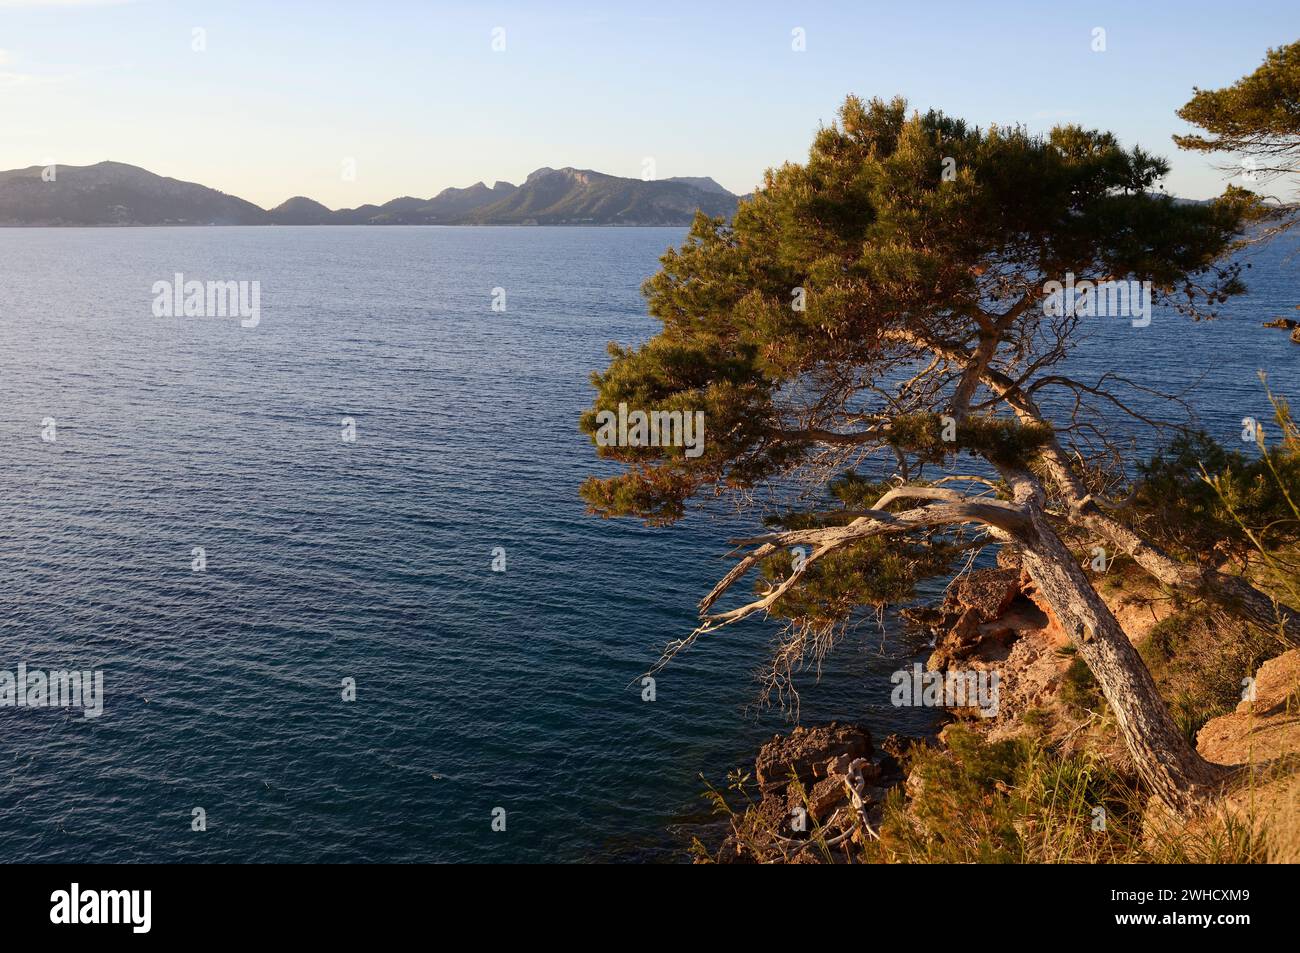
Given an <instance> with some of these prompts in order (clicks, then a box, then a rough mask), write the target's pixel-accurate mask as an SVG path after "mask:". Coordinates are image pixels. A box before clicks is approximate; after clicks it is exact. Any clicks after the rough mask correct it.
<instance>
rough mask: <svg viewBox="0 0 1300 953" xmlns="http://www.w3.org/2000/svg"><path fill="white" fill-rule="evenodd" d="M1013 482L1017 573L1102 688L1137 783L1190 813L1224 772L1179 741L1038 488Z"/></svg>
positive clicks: (1032, 482) (1149, 679)
mask: <svg viewBox="0 0 1300 953" xmlns="http://www.w3.org/2000/svg"><path fill="white" fill-rule="evenodd" d="M1017 482H1018V484H1019V486H1018V490H1017V496H1018V498H1019V500H1020V502H1022V503H1023V505H1024V507H1025V513H1026V515H1027V517H1028V521H1029V524H1030V528H1029V529H1028V530H1027V531H1026V532H1024V533H1022V534H1020V536H1019V537H1018V538H1017V540H1016V542H1017V543H1018V544H1019V545H1020V547H1021V559H1022V565H1023V566H1024V568H1025V570H1026V571H1027V572H1028V573H1029V576H1030V578H1031V579H1032V580H1033V581H1034V584H1035V585H1037V586H1038V588H1039V591H1040V592H1041V593H1042V596H1043V598H1044V599H1045V600H1046V601H1047V603H1048V605H1050V606H1051V608H1052V611H1053V612H1054V613H1055V615H1056V617H1057V619H1058V620H1059V621H1060V623H1061V625H1062V626H1063V627H1064V628H1065V631H1066V633H1067V634H1068V635H1069V636H1070V639H1071V641H1072V642H1073V643H1074V646H1075V648H1076V649H1077V650H1078V652H1079V655H1080V657H1081V658H1082V659H1083V660H1084V662H1086V663H1087V665H1088V668H1089V669H1090V670H1091V671H1092V674H1093V676H1094V677H1095V678H1096V679H1097V683H1098V685H1100V686H1101V690H1102V693H1103V694H1104V695H1105V696H1106V701H1107V702H1109V703H1110V707H1111V711H1112V712H1113V713H1114V715H1115V721H1116V724H1117V725H1118V726H1119V730H1120V734H1121V735H1122V736H1123V738H1124V744H1125V746H1126V747H1127V748H1128V751H1129V754H1130V755H1131V756H1132V757H1133V761H1134V764H1135V765H1136V767H1137V770H1138V773H1139V774H1140V775H1141V776H1142V779H1143V780H1144V781H1145V782H1146V783H1147V785H1148V786H1149V787H1150V789H1151V791H1152V792H1153V793H1154V794H1156V795H1157V796H1158V797H1159V798H1160V799H1161V800H1163V801H1164V802H1165V803H1166V804H1168V805H1169V806H1170V807H1172V808H1174V809H1175V810H1177V811H1179V812H1182V813H1188V812H1190V811H1192V810H1193V809H1194V808H1195V807H1196V805H1197V804H1198V803H1199V802H1200V801H1201V800H1202V799H1203V798H1205V797H1206V796H1207V795H1208V794H1210V793H1212V792H1213V791H1214V790H1216V788H1217V785H1218V783H1219V782H1221V781H1222V780H1223V779H1224V778H1225V777H1226V776H1227V774H1228V769H1227V768H1225V767H1223V766H1222V765H1216V764H1212V763H1210V762H1208V761H1206V760H1205V759H1203V758H1202V757H1201V756H1200V755H1198V754H1197V753H1196V751H1195V749H1194V748H1193V747H1192V746H1191V744H1190V743H1189V742H1188V740H1187V739H1186V738H1185V737H1183V735H1182V733H1181V732H1180V731H1179V730H1178V727H1177V725H1175V724H1174V721H1173V719H1172V718H1171V717H1170V715H1169V709H1168V707H1167V706H1166V705H1165V702H1164V699H1162V698H1161V697H1160V692H1159V690H1158V689H1157V687H1156V683H1155V680H1154V679H1153V678H1152V677H1151V673H1150V672H1149V671H1148V670H1147V667H1146V665H1145V664H1144V663H1143V661H1142V658H1141V656H1139V655H1138V653H1137V650H1136V649H1135V648H1134V647H1133V644H1132V643H1131V642H1130V641H1129V639H1128V636H1127V635H1125V634H1124V630H1123V629H1122V628H1121V627H1120V625H1119V622H1118V621H1117V620H1116V618H1115V616H1114V614H1113V613H1112V612H1111V611H1110V607H1109V606H1107V605H1106V603H1105V601H1104V600H1103V599H1102V598H1101V596H1100V595H1098V593H1097V591H1096V590H1095V589H1094V588H1093V586H1092V583H1091V582H1090V581H1089V580H1088V578H1087V576H1086V575H1085V574H1084V572H1083V570H1082V569H1081V568H1080V567H1079V564H1078V562H1077V561H1076V560H1075V559H1074V557H1073V556H1072V555H1071V554H1070V551H1069V550H1068V549H1067V548H1066V546H1065V544H1064V543H1063V542H1062V541H1061V539H1060V537H1059V536H1058V535H1057V534H1056V531H1055V530H1054V529H1053V528H1052V526H1051V524H1050V522H1049V521H1048V519H1047V516H1046V513H1045V511H1044V509H1043V505H1042V504H1043V494H1042V487H1041V486H1040V485H1039V484H1038V483H1037V481H1036V480H1033V479H1032V478H1029V477H1027V476H1020V477H1018V478H1017Z"/></svg>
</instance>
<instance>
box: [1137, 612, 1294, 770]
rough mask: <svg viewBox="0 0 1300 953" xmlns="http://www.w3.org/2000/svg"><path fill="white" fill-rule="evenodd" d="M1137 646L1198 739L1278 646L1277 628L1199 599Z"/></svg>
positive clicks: (1176, 714)
mask: <svg viewBox="0 0 1300 953" xmlns="http://www.w3.org/2000/svg"><path fill="white" fill-rule="evenodd" d="M1138 650H1139V652H1140V653H1141V655H1142V659H1143V661H1144V662H1145V663H1146V666H1147V668H1148V669H1149V670H1150V672H1151V675H1152V677H1153V678H1154V679H1155V680H1156V685H1157V686H1158V687H1159V689H1160V694H1161V695H1162V696H1163V697H1164V699H1165V701H1166V702H1168V704H1169V708H1170V711H1171V713H1172V715H1173V718H1174V721H1175V723H1177V725H1178V726H1179V728H1180V729H1181V730H1182V732H1183V734H1184V736H1185V737H1186V738H1187V739H1188V741H1189V742H1190V743H1191V744H1193V745H1195V743H1196V733H1197V732H1198V731H1200V730H1201V728H1202V727H1203V726H1204V725H1205V723H1206V722H1207V721H1209V720H1210V719H1211V718H1215V717H1218V716H1219V715H1223V714H1226V713H1227V712H1230V711H1232V710H1233V709H1234V708H1236V706H1237V702H1239V701H1240V700H1241V686H1242V679H1244V678H1246V677H1247V676H1250V675H1253V674H1254V673H1255V670H1256V669H1258V668H1259V666H1260V665H1261V664H1262V663H1263V662H1264V661H1266V660H1267V659H1269V658H1271V657H1273V656H1274V655H1276V654H1277V651H1278V646H1277V642H1276V639H1275V636H1274V634H1273V633H1271V632H1267V631H1261V630H1259V629H1257V628H1254V627H1251V626H1245V625H1241V624H1239V623H1234V622H1232V621H1231V620H1230V619H1228V618H1226V617H1225V616H1224V614H1223V613H1221V612H1217V611H1213V610H1212V609H1210V608H1208V607H1207V606H1205V605H1204V604H1197V605H1195V606H1191V607H1188V608H1186V609H1183V610H1181V611H1178V612H1175V613H1174V614H1173V615H1170V616H1167V617H1166V618H1164V619H1161V620H1160V621H1159V622H1157V623H1156V624H1155V625H1153V626H1152V627H1151V630H1150V631H1149V632H1148V633H1147V636H1146V638H1145V639H1143V641H1142V643H1141V644H1140V645H1139V646H1138Z"/></svg>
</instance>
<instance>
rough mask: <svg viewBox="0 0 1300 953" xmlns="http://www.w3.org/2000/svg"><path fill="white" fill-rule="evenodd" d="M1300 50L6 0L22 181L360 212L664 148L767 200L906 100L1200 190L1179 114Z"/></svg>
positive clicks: (953, 22)
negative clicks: (866, 101)
mask: <svg viewBox="0 0 1300 953" xmlns="http://www.w3.org/2000/svg"><path fill="white" fill-rule="evenodd" d="M196 27H197V28H202V29H203V30H205V31H206V50H205V51H203V52H196V51H195V50H193V49H192V46H193V43H194V39H193V30H194V28H196ZM496 27H501V28H504V30H505V50H504V51H502V52H495V51H494V50H493V49H492V31H493V29H494V28H496ZM796 27H801V28H802V29H803V30H804V31H805V34H806V46H807V48H806V51H804V52H795V51H793V50H792V49H791V31H792V30H793V29H795V28H796ZM1094 27H1102V28H1104V29H1105V30H1106V47H1107V49H1106V51H1105V52H1102V53H1097V52H1093V51H1092V49H1091V44H1092V30H1093V28H1094ZM1296 39H1300V3H1297V2H1296V0H1288V2H1280V0H1279V2H1260V3H1250V2H1243V3H1237V4H1231V3H1222V2H1200V0H1192V2H1172V0H1167V2H1132V0H1130V2H1124V3H1101V2H1090V3H1055V2H1050V3H1049V2H1006V0H1002V2H998V0H992V2H987V3H976V2H971V0H967V2H952V3H949V2H938V0H917V2H912V3H875V2H868V0H860V2H843V3H805V2H793V0H791V2H784V3H763V2H753V3H736V4H725V3H724V4H713V3H702V2H692V3H678V2H665V3H654V4H650V3H641V2H627V3H604V4H590V5H586V4H573V3H545V2H542V0H535V2H531V3H499V4H475V3H438V2H423V3H421V2H414V0H411V2H401V0H391V2H385V0H366V2H361V0H352V2H331V0H325V2H320V0H318V2H310V3H308V2H294V0H285V2H281V0H262V2H242V0H225V2H215V0H210V2H199V0H119V2H106V0H99V2H94V0H53V2H50V0H0V51H2V52H0V117H3V119H2V121H0V168H15V167H20V166H30V165H36V164H44V163H45V162H46V161H48V160H53V161H55V162H58V163H60V164H64V165H83V164H87V163H91V162H96V161H99V160H101V159H115V160H118V161H122V162H129V163H132V164H135V165H141V166H144V167H146V168H148V169H151V170H153V171H155V172H159V173H162V174H165V175H172V176H176V177H177V178H183V179H188V180H192V181H198V182H202V183H204V184H205V185H211V186H214V187H216V188H220V189H223V190H224V191H227V192H232V193H234V194H237V195H241V196H243V197H245V198H248V199H251V200H252V201H255V202H257V203H259V204H262V205H274V204H277V203H279V202H281V201H283V200H284V199H286V198H288V197H289V196H291V195H297V194H304V195H309V196H311V197H313V198H317V199H319V200H321V201H323V202H325V203H326V204H327V205H330V206H332V207H339V206H345V205H346V206H352V205H358V204H362V203H364V202H383V201H386V200H388V199H390V198H393V197H395V196H397V195H403V194H410V195H417V196H422V197H423V196H430V195H433V194H435V193H436V192H438V191H439V190H440V189H442V188H444V187H445V186H448V185H458V186H464V185H469V184H472V183H473V182H475V181H478V180H480V179H483V180H486V181H487V182H489V183H491V182H492V181H494V180H496V179H505V180H508V181H512V182H519V181H521V180H522V179H523V178H524V176H525V175H527V173H528V172H530V171H531V170H533V169H534V168H537V167H538V166H543V165H549V166H557V167H558V166H565V165H574V166H579V167H584V168H594V169H598V170H601V171H605V172H611V173H615V174H619V175H628V176H640V175H641V172H642V167H643V166H642V164H643V161H644V160H645V159H646V158H647V157H650V158H653V160H654V166H655V174H656V175H657V176H658V177H661V178H663V177H667V176H673V175H711V176H713V177H714V178H716V179H717V180H718V181H719V182H721V183H722V184H723V185H725V186H727V187H728V188H730V189H732V190H733V191H736V192H744V191H748V190H749V189H751V188H752V187H753V186H754V185H755V184H756V183H757V182H758V181H759V179H760V177H761V175H762V172H763V170H764V169H765V168H767V167H769V166H772V165H777V164H779V163H781V162H783V161H785V160H787V159H794V160H799V159H802V158H803V157H804V156H805V155H806V154H807V149H808V145H809V142H810V141H811V137H812V135H813V133H814V132H815V130H816V129H817V126H818V124H819V123H821V122H828V121H830V120H831V119H832V118H833V117H834V113H835V109H836V107H837V105H838V104H839V103H840V101H841V100H842V99H843V97H844V95H845V94H847V93H850V92H853V93H857V94H859V95H862V96H873V95H879V96H885V97H888V96H891V95H893V94H896V93H901V94H903V95H905V96H907V97H908V99H909V100H910V101H911V102H912V103H913V105H915V106H916V107H918V108H921V109H926V108H929V107H932V106H933V107H938V108H941V109H943V110H945V111H946V112H949V113H951V114H954V115H959V116H962V117H964V118H966V119H967V120H970V121H972V122H977V123H980V124H982V125H983V124H988V123H990V122H998V123H1013V122H1022V123H1024V124H1026V125H1028V126H1029V127H1030V128H1031V129H1033V130H1045V129H1047V128H1049V127H1050V126H1052V125H1053V124H1055V123H1057V122H1063V121H1064V122H1077V123H1081V124H1083V125H1086V126H1090V127H1102V128H1108V129H1110V130H1112V131H1114V132H1115V133H1116V134H1117V135H1119V136H1120V138H1121V139H1122V140H1123V141H1124V142H1125V144H1141V145H1143V146H1145V147H1147V148H1149V149H1151V150H1153V151H1156V152H1158V153H1160V154H1164V155H1167V156H1169V157H1170V158H1171V159H1172V161H1173V165H1174V169H1173V172H1172V174H1171V175H1170V177H1169V179H1168V181H1167V183H1166V185H1167V187H1168V188H1169V190H1170V191H1172V192H1174V193H1176V194H1179V195H1186V196H1189V197H1194V198H1200V197H1206V196H1209V195H1212V194H1217V193H1218V192H1220V191H1222V188H1223V178H1222V176H1221V174H1220V173H1219V172H1217V171H1216V170H1215V169H1214V168H1213V167H1212V162H1211V160H1210V159H1208V158H1207V157H1205V156H1201V155H1189V154H1178V152H1177V150H1176V149H1175V148H1174V146H1173V143H1172V142H1171V141H1170V135H1171V134H1172V133H1174V132H1176V131H1180V130H1182V129H1183V124H1182V123H1180V121H1179V120H1178V119H1177V118H1176V117H1175V115H1174V111H1175V110H1176V109H1177V108H1178V107H1179V106H1180V105H1182V104H1183V103H1184V102H1185V101H1186V100H1187V98H1188V96H1189V95H1190V94H1191V91H1192V87H1193V86H1194V85H1199V86H1202V87H1214V86H1220V85H1224V84H1226V83H1230V82H1232V81H1233V80H1235V79H1237V78H1238V77H1240V76H1242V75H1243V74H1245V73H1247V72H1249V71H1251V70H1252V69H1254V68H1255V66H1257V65H1258V64H1259V63H1260V61H1261V60H1262V59H1263V56H1264V52H1265V50H1266V49H1267V48H1268V47H1270V46H1278V45H1281V44H1284V43H1289V42H1292V41H1294V40H1296ZM345 159H352V160H354V161H355V164H356V165H355V168H356V177H355V180H352V181H349V180H347V179H345V178H344V176H343V174H342V171H343V162H344V160H345Z"/></svg>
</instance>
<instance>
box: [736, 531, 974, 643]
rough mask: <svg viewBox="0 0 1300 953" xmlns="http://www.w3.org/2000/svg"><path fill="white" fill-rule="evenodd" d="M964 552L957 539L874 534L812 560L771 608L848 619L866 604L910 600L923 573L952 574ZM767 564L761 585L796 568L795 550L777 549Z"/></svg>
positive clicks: (819, 619)
mask: <svg viewBox="0 0 1300 953" xmlns="http://www.w3.org/2000/svg"><path fill="white" fill-rule="evenodd" d="M959 552H960V548H959V547H957V546H955V545H953V544H945V543H941V542H930V543H927V544H920V543H913V542H909V541H907V540H903V539H897V538H887V537H880V536H877V537H872V538H870V539H866V540H863V541H862V542H861V543H857V544H855V545H852V546H846V547H844V548H843V549H839V550H836V551H834V552H832V553H829V554H827V555H826V556H823V557H822V558H821V559H819V560H817V561H816V562H814V563H810V564H809V565H808V567H807V569H806V570H805V571H804V576H803V579H802V580H801V584H800V585H799V586H796V587H794V588H792V589H791V590H790V591H789V592H787V593H786V594H785V595H783V596H782V597H781V598H780V599H778V600H777V601H776V603H775V604H774V605H773V606H772V609H771V612H772V614H773V615H776V616H778V617H781V618H785V619H791V620H795V621H799V622H804V623H813V624H817V623H829V622H840V621H843V620H845V619H847V618H849V616H850V615H851V614H852V613H853V611H854V610H855V609H858V608H859V607H862V606H876V607H881V606H886V605H890V604H896V603H900V602H908V601H910V600H912V599H914V598H915V597H916V584H917V583H918V582H920V581H921V580H922V579H928V578H932V577H934V576H946V575H948V574H950V573H951V572H952V571H953V562H954V560H955V559H956V557H957V555H958V554H959ZM761 568H762V573H761V578H760V580H759V581H758V582H757V583H756V587H757V588H758V589H759V590H760V591H762V590H765V589H766V588H767V587H768V586H771V585H774V584H775V583H777V582H780V581H781V580H782V579H784V578H786V577H787V576H788V575H789V574H790V572H791V558H790V555H789V554H788V553H786V552H781V553H778V554H776V555H773V556H771V557H769V558H768V559H766V560H764V561H763V564H762V567H761Z"/></svg>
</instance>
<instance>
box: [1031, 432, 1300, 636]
mask: <svg viewBox="0 0 1300 953" xmlns="http://www.w3.org/2000/svg"><path fill="white" fill-rule="evenodd" d="M1043 460H1044V462H1045V463H1046V464H1047V469H1048V472H1049V473H1050V474H1051V476H1052V479H1053V480H1054V481H1055V482H1056V484H1057V486H1059V487H1060V489H1061V493H1062V495H1063V496H1064V498H1065V503H1066V506H1067V507H1068V508H1069V515H1068V519H1069V521H1070V522H1071V523H1074V524H1076V525H1078V526H1081V527H1083V528H1084V529H1087V530H1090V531H1091V532H1094V533H1096V534H1097V535H1098V536H1100V537H1102V538H1103V539H1104V540H1106V541H1107V542H1108V543H1110V544H1111V545H1112V546H1114V547H1116V548H1117V549H1118V550H1119V551H1120V552H1122V553H1125V554H1126V555H1128V556H1130V557H1132V559H1133V561H1134V562H1136V563H1137V564H1138V565H1139V566H1141V567H1142V568H1143V569H1145V570H1146V571H1147V572H1149V573H1150V574H1151V575H1152V576H1153V577H1154V578H1155V579H1156V580H1157V581H1159V582H1161V583H1163V584H1164V585H1166V586H1168V587H1170V588H1171V589H1181V590H1183V591H1185V592H1193V593H1196V592H1199V593H1204V594H1206V595H1209V596H1211V597H1213V598H1215V599H1217V600H1218V601H1219V602H1220V603H1221V604H1223V605H1224V606H1225V607H1226V608H1230V609H1231V610H1233V611H1234V612H1235V613H1236V614H1237V615H1239V616H1241V617H1243V618H1245V619H1247V620H1249V621H1250V622H1252V623H1254V624H1255V625H1257V626H1259V627H1261V628H1263V629H1276V628H1278V627H1279V625H1280V628H1281V631H1282V635H1283V638H1284V639H1285V640H1286V642H1287V643H1288V644H1289V645H1300V613H1297V612H1296V611H1295V610H1294V609H1292V608H1290V607H1289V606H1286V605H1283V604H1280V603H1277V602H1274V601H1273V600H1272V599H1270V598H1269V597H1268V596H1267V595H1265V594H1264V593H1263V592H1260V591H1259V590H1258V589H1256V588H1255V587H1254V586H1252V585H1251V584H1250V583H1249V582H1247V581H1246V580H1245V579H1242V578H1241V577H1240V576H1231V575H1229V574H1227V573H1223V572H1219V571H1218V570H1216V569H1212V568H1206V567H1201V566H1192V565H1188V564H1187V563H1180V562H1179V561H1178V560H1176V559H1174V558H1173V557H1172V556H1170V555H1169V554H1168V553H1166V552H1165V551H1164V550H1163V549H1161V548H1160V547H1159V546H1157V545H1155V544H1154V543H1152V542H1150V541H1148V540H1146V539H1144V538H1143V537H1142V536H1141V535H1140V534H1139V533H1137V532H1135V531H1133V530H1132V529H1129V527H1127V526H1125V525H1124V524H1123V523H1121V522H1120V521H1119V520H1117V519H1114V518H1113V517H1111V516H1108V515H1107V514H1106V513H1105V512H1104V511H1103V510H1102V508H1101V507H1100V506H1098V505H1097V504H1096V502H1095V501H1094V500H1093V499H1092V497H1091V496H1090V495H1088V494H1087V493H1086V492H1084V489H1083V486H1082V484H1081V483H1080V482H1079V479H1078V477H1076V476H1075V474H1074V471H1073V470H1072V469H1071V467H1070V464H1069V461H1067V460H1066V459H1065V456H1064V454H1063V453H1062V452H1061V451H1060V450H1059V448H1055V447H1052V448H1049V449H1048V451H1047V452H1046V453H1044V454H1043Z"/></svg>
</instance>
